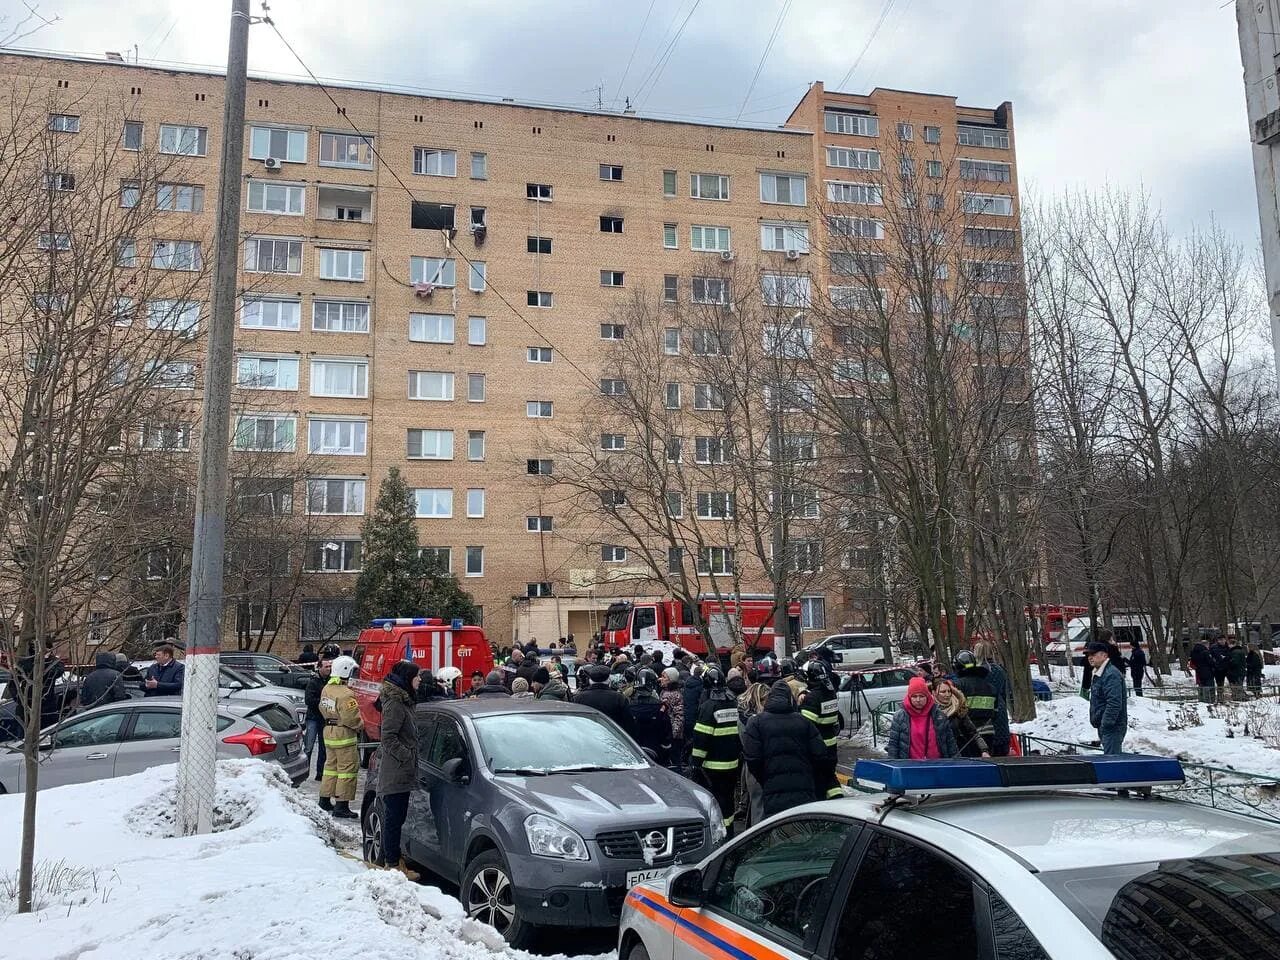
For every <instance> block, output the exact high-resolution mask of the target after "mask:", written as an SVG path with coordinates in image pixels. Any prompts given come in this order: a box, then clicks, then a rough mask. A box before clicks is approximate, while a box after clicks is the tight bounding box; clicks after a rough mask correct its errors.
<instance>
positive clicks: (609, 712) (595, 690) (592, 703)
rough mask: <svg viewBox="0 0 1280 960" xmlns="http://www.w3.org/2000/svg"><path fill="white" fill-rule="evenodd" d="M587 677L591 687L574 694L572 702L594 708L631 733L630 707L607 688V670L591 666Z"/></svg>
mask: <svg viewBox="0 0 1280 960" xmlns="http://www.w3.org/2000/svg"><path fill="white" fill-rule="evenodd" d="M587 676H588V677H589V678H590V680H591V685H590V686H588V687H587V689H585V690H579V691H578V692H577V693H576V694H574V697H573V702H574V703H580V704H582V705H583V706H584V707H594V708H595V709H597V710H599V711H600V712H601V713H603V714H604V715H605V716H606V717H608V718H609V719H610V720H612V721H613V722H614V723H616V724H617V725H618V726H620V727H621V728H622V729H623V730H625V731H626V732H627V733H632V732H633V729H632V723H631V706H630V705H629V704H628V703H627V698H626V697H624V696H623V695H622V694H620V693H619V692H618V691H617V690H613V689H611V688H610V687H609V676H610V673H609V668H608V667H607V666H605V665H604V664H603V663H596V664H592V665H591V668H590V670H589V671H588V673H587Z"/></svg>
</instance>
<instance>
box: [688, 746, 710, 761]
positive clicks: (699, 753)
mask: <svg viewBox="0 0 1280 960" xmlns="http://www.w3.org/2000/svg"><path fill="white" fill-rule="evenodd" d="M706 755H707V751H705V750H703V749H702V748H701V747H694V748H693V753H691V754H690V756H691V757H696V758H698V759H699V760H701V759H702V758H703V757H705V756H706Z"/></svg>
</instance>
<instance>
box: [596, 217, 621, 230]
mask: <svg viewBox="0 0 1280 960" xmlns="http://www.w3.org/2000/svg"><path fill="white" fill-rule="evenodd" d="M600 232H601V233H622V218H621V217H601V218H600Z"/></svg>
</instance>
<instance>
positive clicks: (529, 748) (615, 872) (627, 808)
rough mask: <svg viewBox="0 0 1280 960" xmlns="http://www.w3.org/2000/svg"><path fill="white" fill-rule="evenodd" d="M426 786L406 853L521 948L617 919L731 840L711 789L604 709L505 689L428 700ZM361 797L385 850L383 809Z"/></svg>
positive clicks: (407, 832) (417, 795) (422, 747)
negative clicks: (643, 895) (652, 887)
mask: <svg viewBox="0 0 1280 960" xmlns="http://www.w3.org/2000/svg"><path fill="white" fill-rule="evenodd" d="M415 717H416V721H417V727H418V776H417V784H416V786H415V788H414V790H413V792H412V794H411V795H410V798H409V814H408V818H407V820H406V821H405V825H404V834H403V837H402V839H401V852H402V853H403V854H404V856H405V857H406V858H407V859H409V860H412V861H413V862H414V863H416V864H419V865H421V866H423V867H426V868H427V869H428V870H431V871H433V872H434V873H436V874H438V875H439V876H441V877H442V878H443V879H445V880H447V881H449V882H452V883H456V884H458V887H459V897H460V899H461V900H462V905H463V906H464V907H465V908H466V911H467V914H468V915H469V916H471V917H473V918H475V919H478V920H481V921H483V922H485V923H488V924H490V925H492V926H493V927H495V928H496V929H497V930H498V932H500V933H501V934H502V935H503V936H504V937H506V939H507V941H508V942H509V943H511V944H512V945H513V946H520V945H522V944H526V943H528V942H529V940H530V939H531V937H532V935H533V934H534V932H535V931H536V929H537V927H539V926H561V927H610V926H616V925H617V923H618V917H619V915H620V913H621V909H622V902H623V900H624V899H625V897H626V895H627V891H628V890H629V889H630V887H631V886H632V885H633V884H635V883H638V882H640V881H641V880H644V879H649V878H652V877H654V876H658V875H660V874H662V873H665V872H666V870H667V869H668V868H669V867H671V866H672V865H674V864H678V863H696V862H698V860H700V859H701V858H702V857H704V856H706V855H707V854H708V853H709V852H710V851H711V850H712V848H713V847H715V846H716V845H717V844H718V843H720V841H721V840H723V839H724V823H723V818H722V816H721V813H720V810H719V808H718V807H717V806H716V802H715V799H714V798H713V797H712V796H711V794H710V793H708V792H707V791H706V790H704V789H702V788H701V787H699V786H696V785H694V784H693V783H691V782H689V781H688V780H686V779H685V778H683V777H681V776H679V775H677V774H674V773H672V772H671V771H670V770H667V769H665V768H663V767H660V766H658V765H657V764H656V763H654V762H653V761H652V760H651V759H650V758H649V757H648V756H646V755H645V753H644V752H643V751H642V750H641V749H640V747H638V746H637V745H636V743H635V742H634V741H633V740H632V739H631V738H630V737H628V736H627V735H626V734H625V733H624V732H623V731H622V730H621V729H619V728H618V727H617V726H616V725H615V724H614V723H613V722H612V721H611V720H609V719H608V718H607V717H606V716H604V714H602V713H600V712H599V711H596V710H594V709H592V708H590V707H583V706H575V705H573V704H569V703H550V702H547V703H543V702H539V701H532V700H511V699H509V698H506V697H495V698H479V699H470V700H446V701H439V702H433V703H425V704H419V705H418V706H417V708H416V714H415ZM377 763H378V758H377V754H376V753H375V754H374V757H373V760H372V761H371V763H370V769H369V778H368V783H369V784H370V789H369V790H367V791H366V792H365V795H364V798H363V803H362V807H361V817H360V820H361V828H362V834H363V837H364V845H365V854H366V856H367V857H371V858H376V859H378V860H381V859H382V856H381V853H382V851H381V843H382V837H381V828H382V807H381V804H380V803H379V802H378V799H377V796H376V795H375V793H374V792H373V785H376V784H377V782H378V780H377Z"/></svg>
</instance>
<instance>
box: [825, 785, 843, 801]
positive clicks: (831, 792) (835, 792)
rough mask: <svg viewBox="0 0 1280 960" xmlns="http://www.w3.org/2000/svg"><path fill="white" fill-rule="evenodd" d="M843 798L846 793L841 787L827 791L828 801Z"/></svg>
mask: <svg viewBox="0 0 1280 960" xmlns="http://www.w3.org/2000/svg"><path fill="white" fill-rule="evenodd" d="M843 796H844V791H843V790H841V789H840V788H839V787H832V788H831V789H830V790H828V791H827V799H828V800H833V799H835V798H836V797H843Z"/></svg>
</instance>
